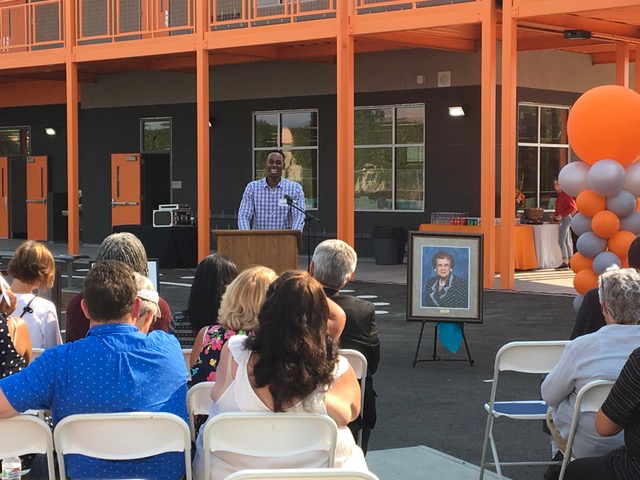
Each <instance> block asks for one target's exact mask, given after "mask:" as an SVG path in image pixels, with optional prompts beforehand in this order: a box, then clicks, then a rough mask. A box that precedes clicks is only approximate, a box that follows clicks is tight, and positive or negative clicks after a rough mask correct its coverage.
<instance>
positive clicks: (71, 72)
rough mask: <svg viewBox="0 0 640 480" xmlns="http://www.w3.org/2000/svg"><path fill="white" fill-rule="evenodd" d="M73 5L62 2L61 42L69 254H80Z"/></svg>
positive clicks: (74, 20)
mask: <svg viewBox="0 0 640 480" xmlns="http://www.w3.org/2000/svg"><path fill="white" fill-rule="evenodd" d="M75 8H76V2H70V1H67V2H64V19H65V23H64V38H65V49H66V59H65V63H66V65H65V69H66V97H67V212H68V217H67V219H68V222H69V223H68V227H67V231H68V247H67V248H68V253H69V254H79V253H80V208H79V202H78V189H79V185H80V184H79V180H78V175H79V174H78V172H79V167H78V165H79V160H78V64H77V63H76V62H75V61H74V60H75V59H74V47H75V43H76V31H75V25H76V11H75Z"/></svg>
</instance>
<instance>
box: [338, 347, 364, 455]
mask: <svg viewBox="0 0 640 480" xmlns="http://www.w3.org/2000/svg"><path fill="white" fill-rule="evenodd" d="M340 355H342V356H343V357H344V358H346V359H347V361H348V362H349V365H351V368H353V371H354V372H355V374H356V378H357V379H358V381H359V382H360V415H363V414H364V388H365V384H366V382H367V368H368V365H367V358H366V357H365V356H364V355H363V354H362V353H360V352H359V351H357V350H353V349H350V348H345V349H342V350H340ZM357 443H358V445H359V446H362V430H360V431H359V432H358V442H357Z"/></svg>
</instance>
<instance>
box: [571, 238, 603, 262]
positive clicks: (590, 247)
mask: <svg viewBox="0 0 640 480" xmlns="http://www.w3.org/2000/svg"><path fill="white" fill-rule="evenodd" d="M576 246H577V247H578V251H579V252H580V253H581V254H582V255H584V256H585V257H589V258H595V256H596V255H598V254H599V253H602V252H604V249H605V248H607V241H606V240H605V239H604V238H601V237H599V236H597V235H596V234H595V233H593V232H587V233H583V234H582V235H580V236H579V237H578V241H577V242H576Z"/></svg>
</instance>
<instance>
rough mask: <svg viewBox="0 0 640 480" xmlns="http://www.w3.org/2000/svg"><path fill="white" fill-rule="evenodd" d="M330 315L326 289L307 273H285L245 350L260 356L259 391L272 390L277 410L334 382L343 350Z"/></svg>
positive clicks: (256, 375)
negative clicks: (330, 328) (332, 329)
mask: <svg viewBox="0 0 640 480" xmlns="http://www.w3.org/2000/svg"><path fill="white" fill-rule="evenodd" d="M328 316H329V308H328V306H327V298H326V296H325V294H324V291H323V289H322V285H321V284H320V283H319V282H318V281H317V280H315V279H314V278H313V277H311V276H310V275H309V274H308V273H307V272H303V271H301V270H290V271H287V272H284V273H283V274H282V275H280V277H278V279H277V280H276V281H275V282H273V283H272V284H271V285H270V286H269V290H268V291H267V298H266V300H265V302H264V304H263V306H262V309H261V310H260V313H259V315H258V320H259V326H258V328H257V330H256V335H255V337H249V339H248V340H247V343H246V345H247V347H248V348H249V349H250V350H252V351H254V352H256V353H257V356H258V360H257V362H256V363H255V365H254V366H253V375H254V379H255V382H256V386H257V387H265V386H268V388H269V393H270V394H271V396H272V397H273V406H274V411H276V412H281V411H284V410H285V409H286V408H288V407H290V406H291V405H293V403H294V402H295V401H296V400H299V399H302V398H306V397H307V396H309V395H310V394H311V393H312V392H313V391H314V390H315V389H316V388H318V387H319V386H321V385H329V384H330V383H331V382H332V380H333V375H332V372H333V370H334V367H335V364H336V361H337V352H338V349H337V347H336V344H335V343H334V341H333V340H332V339H331V337H330V336H329V334H328V330H327V317H328Z"/></svg>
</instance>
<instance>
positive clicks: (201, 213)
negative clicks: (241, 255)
mask: <svg viewBox="0 0 640 480" xmlns="http://www.w3.org/2000/svg"><path fill="white" fill-rule="evenodd" d="M207 4H208V2H207V1H206V0H199V1H198V0H196V8H197V10H196V34H197V38H198V41H197V46H196V117H197V118H196V136H197V165H196V172H197V183H196V186H197V191H198V194H197V204H198V260H202V259H203V258H204V257H206V256H207V255H209V251H210V250H211V233H210V223H211V222H210V216H211V214H210V209H211V206H210V198H209V192H210V187H211V186H210V182H211V179H210V178H209V52H208V50H207V44H206V43H205V40H204V34H205V32H206V31H207Z"/></svg>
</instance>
